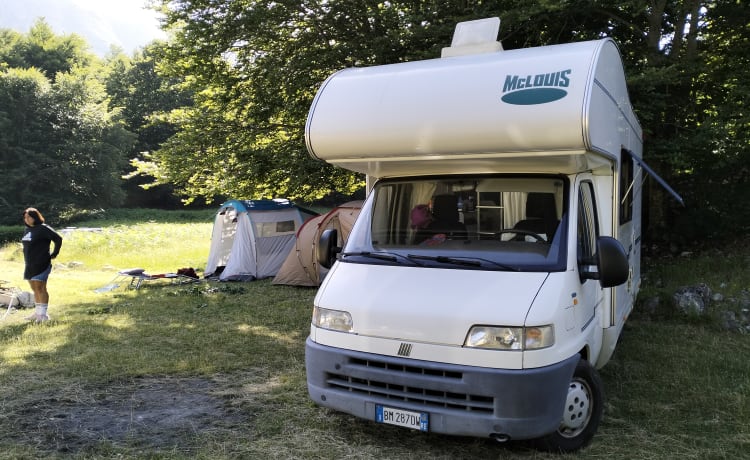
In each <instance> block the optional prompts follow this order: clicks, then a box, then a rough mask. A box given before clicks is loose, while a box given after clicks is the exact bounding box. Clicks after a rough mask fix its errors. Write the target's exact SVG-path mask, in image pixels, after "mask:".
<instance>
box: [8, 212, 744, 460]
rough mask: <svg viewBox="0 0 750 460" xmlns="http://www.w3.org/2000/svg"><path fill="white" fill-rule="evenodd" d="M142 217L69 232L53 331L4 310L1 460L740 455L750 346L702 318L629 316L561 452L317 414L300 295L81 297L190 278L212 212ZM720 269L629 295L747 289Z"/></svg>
mask: <svg viewBox="0 0 750 460" xmlns="http://www.w3.org/2000/svg"><path fill="white" fill-rule="evenodd" d="M181 213H182V212H181ZM142 216H143V215H141V214H138V213H135V214H132V215H128V216H125V217H122V216H120V217H118V218H117V219H112V220H107V219H105V218H102V219H97V220H92V221H89V222H80V223H78V224H77V226H78V227H87V226H88V227H101V228H102V231H101V232H73V233H71V234H69V235H68V236H67V237H66V239H65V243H64V245H63V250H62V252H61V254H60V257H59V258H58V260H56V264H57V265H56V268H55V270H54V271H53V274H52V276H51V278H50V282H49V290H50V294H51V302H50V314H51V315H52V317H53V320H52V321H50V322H49V323H45V324H42V325H33V324H28V323H26V322H25V321H24V320H23V316H25V315H26V313H25V312H23V311H19V312H16V313H13V314H11V315H9V316H8V317H7V318H5V319H4V320H2V321H0V458H14V459H15V458H29V459H31V458H81V459H83V458H165V459H166V458H174V459H182V458H205V459H209V458H210V459H222V458H226V459H230V458H278V459H286V458H302V459H339V458H351V459H357V458H362V459H369V458H388V459H392V458H393V459H395V458H404V457H411V458H435V459H454V458H459V459H460V458H467V459H468V458H524V459H551V458H583V459H587V458H590V459H594V458H596V459H605V458H606V459H610V458H616V459H631V458H646V459H649V458H651V459H698V458H700V459H706V458H708V459H714V458H715V459H723V458H743V457H746V456H747V452H750V397H749V396H748V395H750V359H748V357H750V336H748V335H743V334H739V333H731V332H725V331H722V330H720V328H718V327H717V326H716V323H714V322H713V321H711V320H710V319H709V320H702V321H695V320H688V319H685V318H681V317H680V316H679V315H658V316H652V315H646V314H644V313H642V312H639V311H638V310H637V311H636V312H635V313H634V314H633V316H632V318H631V319H630V321H629V322H628V324H627V325H626V327H625V330H624V332H623V335H622V338H621V342H620V344H619V345H618V349H617V350H616V352H615V355H614V357H613V359H612V361H611V362H610V363H609V364H608V365H607V366H606V367H605V368H604V369H602V370H601V374H602V378H603V380H604V385H605V391H606V394H607V403H606V408H605V418H604V421H603V423H602V425H601V427H600V429H599V432H598V434H597V436H596V437H595V438H594V441H593V443H592V444H591V445H590V446H589V447H588V448H586V449H584V450H583V451H582V452H579V453H578V454H576V455H569V456H559V455H551V454H545V453H541V452H537V451H535V450H533V449H531V448H530V447H528V446H527V445H525V444H524V443H509V444H505V445H500V444H496V443H494V442H493V441H489V440H483V439H470V438H461V437H456V438H454V437H445V436H437V435H432V434H422V433H417V432H413V431H409V430H403V429H398V428H395V427H385V426H381V425H376V424H375V423H372V422H367V421H363V420H357V419H354V418H352V417H349V416H346V415H343V414H338V413H335V412H332V411H329V410H326V409H322V408H320V407H318V406H315V405H314V404H313V403H312V402H311V401H310V400H309V398H308V396H307V391H306V384H305V370H304V340H305V337H306V336H307V334H308V331H309V322H310V313H311V305H312V299H313V297H314V295H315V290H314V289H309V288H295V287H289V286H274V285H272V284H271V283H270V281H269V280H263V281H256V282H251V283H208V282H200V283H196V284H188V285H181V286H180V285H156V284H153V285H147V286H146V287H144V288H143V289H141V290H139V291H132V290H129V291H128V290H118V291H113V292H110V293H104V294H97V293H95V292H94V291H93V290H94V289H95V288H97V287H100V286H103V285H105V284H107V283H108V282H109V281H111V279H112V278H113V277H114V275H115V272H116V270H117V269H121V268H128V267H135V266H140V267H142V268H145V269H147V270H149V271H152V272H160V271H174V270H176V269H177V268H180V267H186V266H193V267H195V268H198V269H201V268H203V265H204V264H205V261H206V259H207V257H208V245H209V239H210V233H211V213H206V212H202V213H200V212H195V213H192V212H189V213H187V214H183V215H182V216H175V215H174V214H173V213H165V212H159V213H150V214H146V216H147V217H142ZM19 230H20V229H19ZM719 259H720V258H719V257H717V254H716V253H711V254H708V253H701V254H696V255H693V256H689V257H682V258H669V259H660V258H659V259H657V258H654V259H652V260H650V261H649V263H648V265H647V266H646V269H645V270H644V274H645V277H644V278H645V284H644V289H643V292H644V295H645V296H655V295H658V296H660V297H662V298H663V299H664V300H665V301H666V299H667V298H668V297H669V295H670V293H671V292H672V291H673V290H674V288H675V287H677V286H682V285H694V284H697V283H698V282H706V283H707V284H709V285H710V286H711V287H712V288H714V289H715V290H719V286H720V285H723V286H724V287H723V288H721V289H720V290H722V291H723V293H724V294H725V295H726V296H735V295H738V294H739V292H740V291H741V290H742V289H747V286H749V285H750V283H748V275H747V273H748V270H747V265H748V261H749V260H750V252H748V250H747V249H745V248H740V249H739V250H737V251H732V252H731V253H728V254H722V257H721V260H719ZM21 273H22V261H21V256H20V253H19V250H18V246H17V243H14V244H11V245H8V246H6V247H5V248H4V249H3V250H2V251H0V279H4V280H7V281H9V282H10V283H12V284H15V285H17V286H20V287H22V288H24V289H28V288H27V286H26V285H25V284H24V283H25V282H24V281H23V280H22V278H21ZM729 306H731V305H729ZM664 308H665V310H666V309H667V308H666V307H664ZM3 313H4V311H3Z"/></svg>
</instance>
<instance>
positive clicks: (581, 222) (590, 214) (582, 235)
mask: <svg viewBox="0 0 750 460" xmlns="http://www.w3.org/2000/svg"><path fill="white" fill-rule="evenodd" d="M598 233H599V232H598V225H597V219H596V207H595V203H594V190H593V188H592V185H591V183H590V182H584V183H582V184H581V187H580V189H579V190H578V244H577V247H578V263H579V264H583V265H587V264H591V263H592V262H593V260H594V253H595V252H596V238H597V236H598Z"/></svg>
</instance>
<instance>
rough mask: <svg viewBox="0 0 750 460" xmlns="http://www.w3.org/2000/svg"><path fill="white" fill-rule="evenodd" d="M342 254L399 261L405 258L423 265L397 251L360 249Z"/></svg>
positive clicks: (415, 263)
mask: <svg viewBox="0 0 750 460" xmlns="http://www.w3.org/2000/svg"><path fill="white" fill-rule="evenodd" d="M341 255H342V256H344V257H346V256H361V257H369V258H372V259H379V260H385V261H387V262H398V261H399V260H405V261H407V262H409V263H412V264H414V265H422V264H420V263H419V262H417V261H415V260H412V259H411V258H410V257H407V256H405V255H402V254H398V253H395V252H383V251H378V252H370V251H358V252H343V253H341Z"/></svg>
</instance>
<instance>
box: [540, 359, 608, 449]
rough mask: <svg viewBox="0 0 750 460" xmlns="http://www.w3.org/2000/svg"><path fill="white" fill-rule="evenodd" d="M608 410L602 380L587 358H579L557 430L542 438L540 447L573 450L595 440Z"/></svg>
mask: <svg viewBox="0 0 750 460" xmlns="http://www.w3.org/2000/svg"><path fill="white" fill-rule="evenodd" d="M603 413H604V390H603V389H602V379H601V378H600V377H599V373H598V372H597V371H596V369H594V367H593V366H592V365H591V364H590V363H589V362H588V361H586V360H585V359H583V358H581V360H580V361H578V365H577V366H576V370H575V372H574V373H573V378H572V380H571V381H570V386H569V387H568V398H567V400H566V402H565V409H564V411H563V414H562V420H561V421H560V427H559V428H558V429H557V431H555V432H554V433H550V434H548V435H547V436H544V437H542V438H539V439H538V440H537V444H538V447H539V448H540V449H542V450H546V451H551V452H573V451H576V450H578V449H581V448H583V447H585V446H586V445H588V443H589V442H591V439H592V438H593V437H594V434H596V431H597V430H598V429H599V423H600V422H601V420H602V414H603Z"/></svg>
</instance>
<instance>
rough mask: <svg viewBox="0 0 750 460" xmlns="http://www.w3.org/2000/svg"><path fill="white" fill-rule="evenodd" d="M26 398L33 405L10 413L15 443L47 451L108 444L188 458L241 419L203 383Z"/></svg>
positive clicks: (155, 381)
mask: <svg viewBox="0 0 750 460" xmlns="http://www.w3.org/2000/svg"><path fill="white" fill-rule="evenodd" d="M28 396H30V395H27V396H26V397H24V400H25V401H33V402H27V403H25V404H23V405H22V406H20V407H19V406H17V407H16V408H15V409H16V410H14V411H13V412H14V414H13V417H12V418H13V419H14V420H12V422H13V423H12V425H13V426H14V432H15V433H16V436H15V437H16V438H17V439H18V441H19V442H22V443H25V444H29V445H32V446H34V447H36V448H37V449H41V450H46V451H57V452H68V453H74V452H79V451H82V450H85V449H87V448H89V447H93V446H97V445H101V443H111V444H113V445H123V444H127V445H129V446H137V447H142V448H144V449H149V450H153V449H157V450H169V451H178V452H190V450H191V447H192V446H191V444H192V440H194V439H196V437H197V436H199V435H211V434H212V433H214V434H220V432H222V431H224V430H230V428H229V427H230V426H234V427H235V428H236V426H237V423H241V422H242V421H243V418H244V417H243V416H242V415H241V413H239V412H238V411H236V410H234V409H233V408H232V407H231V405H230V404H229V403H228V400H227V392H226V389H225V388H222V385H221V384H220V383H217V382H216V381H214V380H210V379H202V378H140V379H135V380H132V381H129V382H126V383H117V384H112V385H109V386H107V387H106V388H87V387H77V388H66V389H62V390H61V391H58V392H50V393H49V394H45V395H40V396H39V397H36V398H34V399H33V400H32V399H31V398H28ZM9 421H11V420H9Z"/></svg>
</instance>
